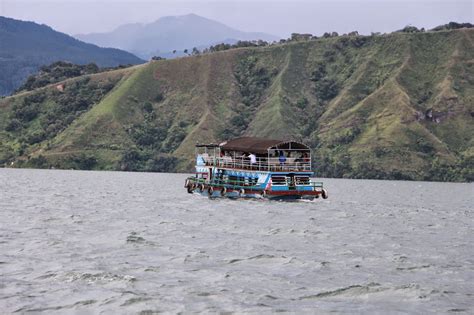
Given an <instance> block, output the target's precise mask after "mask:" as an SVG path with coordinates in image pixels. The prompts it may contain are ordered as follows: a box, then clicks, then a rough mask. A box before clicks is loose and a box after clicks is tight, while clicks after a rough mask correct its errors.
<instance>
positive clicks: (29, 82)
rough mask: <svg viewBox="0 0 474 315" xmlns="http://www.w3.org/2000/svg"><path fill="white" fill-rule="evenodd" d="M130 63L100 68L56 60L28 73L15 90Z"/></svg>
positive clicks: (22, 89)
mask: <svg viewBox="0 0 474 315" xmlns="http://www.w3.org/2000/svg"><path fill="white" fill-rule="evenodd" d="M130 66H132V65H120V66H117V67H105V68H100V67H99V66H98V65H96V64H95V63H89V64H86V65H77V64H73V63H70V62H65V61H56V62H54V63H52V64H50V65H47V66H42V67H40V69H39V71H38V72H37V73H35V74H33V75H30V76H29V77H28V79H26V82H25V83H24V84H23V85H21V86H20V87H19V88H18V89H17V90H16V92H21V91H32V90H34V89H37V88H41V87H43V86H46V85H49V84H53V83H57V82H61V81H64V80H66V79H70V78H75V77H80V76H82V75H88V74H94V73H99V72H104V71H109V70H114V69H122V68H127V67H130Z"/></svg>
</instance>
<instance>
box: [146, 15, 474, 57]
mask: <svg viewBox="0 0 474 315" xmlns="http://www.w3.org/2000/svg"><path fill="white" fill-rule="evenodd" d="M461 28H474V25H473V24H471V23H457V22H449V23H448V24H443V25H439V26H436V27H434V28H432V29H430V30H428V32H437V31H445V30H455V29H461ZM425 31H426V30H425V29H424V28H420V29H419V28H417V27H415V26H411V25H407V26H405V27H404V28H402V29H401V30H397V31H395V33H420V32H425ZM379 35H382V34H381V33H378V32H376V33H372V34H371V35H369V36H379ZM339 36H343V37H346V36H349V37H352V36H360V35H359V32H357V31H353V32H349V33H345V34H341V35H340V34H339V33H337V32H325V33H324V34H323V35H321V36H320V37H318V36H316V35H313V34H309V33H307V34H300V33H292V34H291V37H290V38H288V39H281V40H280V41H278V42H276V41H275V42H267V41H264V40H239V41H238V42H236V43H235V44H228V43H220V44H217V45H213V46H210V47H209V48H205V49H203V50H202V51H201V50H199V49H198V48H196V47H194V48H193V49H192V50H191V51H189V50H188V49H185V50H184V51H183V52H184V53H185V54H187V55H188V56H196V55H200V54H207V53H213V52H218V51H225V50H229V49H235V48H244V47H265V46H271V45H278V44H285V43H292V42H301V41H309V40H316V39H319V38H331V37H339ZM173 52H174V53H176V50H175V51H173ZM162 59H164V58H161V57H153V58H152V60H162Z"/></svg>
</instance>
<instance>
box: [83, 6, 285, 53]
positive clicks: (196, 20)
mask: <svg viewBox="0 0 474 315" xmlns="http://www.w3.org/2000/svg"><path fill="white" fill-rule="evenodd" d="M76 37H77V38H79V39H81V40H83V41H86V42H90V43H93V44H96V45H99V46H101V47H115V48H120V49H124V50H127V51H130V52H133V53H135V54H137V55H138V56H140V57H142V58H145V59H148V58H150V57H151V56H152V55H154V54H157V53H158V52H162V53H163V54H164V55H166V53H167V52H171V51H173V50H183V49H192V48H193V47H208V46H210V45H213V44H216V43H220V42H223V41H225V40H227V39H228V38H234V39H236V40H258V39H262V40H266V41H274V40H278V39H279V38H278V37H276V36H273V35H270V34H265V33H254V32H243V31H240V30H236V29H234V28H231V27H229V26H227V25H225V24H223V23H221V22H218V21H215V20H212V19H209V18H206V17H202V16H199V15H197V14H195V13H189V14H185V15H179V16H164V17H161V18H159V19H157V20H156V21H154V22H151V23H132V24H125V25H121V26H119V27H118V28H116V29H115V30H113V31H111V32H106V33H93V34H81V35H76Z"/></svg>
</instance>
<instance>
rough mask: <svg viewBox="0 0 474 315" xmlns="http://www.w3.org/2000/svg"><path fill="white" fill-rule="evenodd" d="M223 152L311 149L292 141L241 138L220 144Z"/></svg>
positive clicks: (262, 152)
mask: <svg viewBox="0 0 474 315" xmlns="http://www.w3.org/2000/svg"><path fill="white" fill-rule="evenodd" d="M220 147H221V150H225V151H242V152H251V153H258V154H264V153H267V152H268V150H271V149H280V150H289V149H291V150H309V147H308V146H307V145H305V144H303V143H300V142H296V141H291V140H277V139H267V138H259V137H241V138H236V139H232V140H229V141H225V142H223V143H221V144H220Z"/></svg>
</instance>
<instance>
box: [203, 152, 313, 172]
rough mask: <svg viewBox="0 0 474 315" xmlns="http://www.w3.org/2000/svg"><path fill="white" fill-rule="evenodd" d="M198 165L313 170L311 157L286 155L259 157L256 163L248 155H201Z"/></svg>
mask: <svg viewBox="0 0 474 315" xmlns="http://www.w3.org/2000/svg"><path fill="white" fill-rule="evenodd" d="M200 159H201V162H200ZM198 165H208V166H217V167H224V168H234V169H244V170H255V171H270V172H271V171H275V172H278V171H282V172H297V171H299V172H302V171H303V172H304V171H311V160H310V159H309V158H293V157H285V159H281V158H279V157H275V158H257V159H256V162H255V163H251V161H250V159H249V158H247V157H236V158H232V157H230V156H225V157H213V156H205V155H200V156H198Z"/></svg>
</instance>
